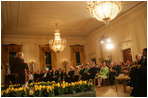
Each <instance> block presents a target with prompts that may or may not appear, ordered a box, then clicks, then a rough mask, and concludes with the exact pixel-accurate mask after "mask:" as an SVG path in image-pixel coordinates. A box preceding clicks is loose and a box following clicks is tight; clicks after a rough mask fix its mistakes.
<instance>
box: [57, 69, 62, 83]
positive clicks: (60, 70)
mask: <svg viewBox="0 0 148 98" xmlns="http://www.w3.org/2000/svg"><path fill="white" fill-rule="evenodd" d="M58 71H59V76H58V77H59V81H63V71H62V69H61V68H59V70H58Z"/></svg>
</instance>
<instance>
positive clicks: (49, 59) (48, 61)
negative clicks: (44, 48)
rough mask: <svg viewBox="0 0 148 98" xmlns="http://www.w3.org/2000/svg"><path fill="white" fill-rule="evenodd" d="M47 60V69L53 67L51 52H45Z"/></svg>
mask: <svg viewBox="0 0 148 98" xmlns="http://www.w3.org/2000/svg"><path fill="white" fill-rule="evenodd" d="M45 60H46V69H48V70H51V69H52V65H51V64H52V63H51V52H45Z"/></svg>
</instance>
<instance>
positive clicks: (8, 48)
mask: <svg viewBox="0 0 148 98" xmlns="http://www.w3.org/2000/svg"><path fill="white" fill-rule="evenodd" d="M2 50H3V53H2V63H3V64H6V63H7V64H9V63H10V62H9V53H10V52H16V53H17V52H20V51H22V45H15V44H14V45H3V47H2Z"/></svg>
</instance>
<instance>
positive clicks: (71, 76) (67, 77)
mask: <svg viewBox="0 0 148 98" xmlns="http://www.w3.org/2000/svg"><path fill="white" fill-rule="evenodd" d="M74 73H75V70H74V68H73V67H72V66H71V67H70V71H69V72H68V75H67V76H66V79H65V81H66V82H73V81H74V80H73V78H74Z"/></svg>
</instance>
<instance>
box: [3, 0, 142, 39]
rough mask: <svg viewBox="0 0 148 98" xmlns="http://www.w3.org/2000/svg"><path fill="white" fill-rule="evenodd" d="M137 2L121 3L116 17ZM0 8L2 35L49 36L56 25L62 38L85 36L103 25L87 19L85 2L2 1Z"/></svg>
mask: <svg viewBox="0 0 148 98" xmlns="http://www.w3.org/2000/svg"><path fill="white" fill-rule="evenodd" d="M141 2H142V1H124V6H123V9H122V11H121V13H120V15H121V14H124V13H126V12H127V11H128V10H130V9H132V8H133V7H135V6H136V5H138V4H140V3H141ZM1 6H2V9H1V10H2V14H1V19H2V27H3V32H4V34H9V35H39V36H41V35H43V36H49V35H53V34H54V30H55V25H56V23H58V25H59V29H60V32H61V34H62V36H66V37H85V36H87V35H89V34H90V33H91V32H93V31H95V30H96V29H98V28H100V27H101V26H104V23H102V22H99V21H97V20H96V19H94V18H92V17H91V16H90V14H89V13H88V11H87V3H86V1H2V5H1ZM120 15H119V16H120ZM119 16H118V17H119Z"/></svg>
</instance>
